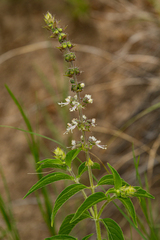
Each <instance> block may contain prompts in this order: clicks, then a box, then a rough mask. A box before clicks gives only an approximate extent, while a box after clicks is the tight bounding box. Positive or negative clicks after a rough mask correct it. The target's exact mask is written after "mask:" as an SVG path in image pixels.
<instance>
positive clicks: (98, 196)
mask: <svg viewBox="0 0 160 240" xmlns="http://www.w3.org/2000/svg"><path fill="white" fill-rule="evenodd" d="M103 200H107V197H106V195H105V194H104V193H103V192H97V193H94V194H92V195H90V196H89V197H88V198H87V199H86V200H85V201H84V202H83V203H82V205H81V206H80V207H79V208H78V209H77V212H76V213H75V215H74V217H73V219H72V220H71V222H73V221H75V220H76V219H77V218H79V217H80V216H81V214H82V213H83V212H84V211H86V210H87V209H89V208H90V207H92V206H93V205H95V204H96V203H98V202H101V201H103Z"/></svg>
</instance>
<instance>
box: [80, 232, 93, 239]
mask: <svg viewBox="0 0 160 240" xmlns="http://www.w3.org/2000/svg"><path fill="white" fill-rule="evenodd" d="M91 236H93V233H91V234H89V235H87V236H85V237H84V238H82V240H87V239H88V238H90V237H91Z"/></svg>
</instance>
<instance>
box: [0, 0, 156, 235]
mask: <svg viewBox="0 0 160 240" xmlns="http://www.w3.org/2000/svg"><path fill="white" fill-rule="evenodd" d="M75 2H76V1H75ZM78 9H79V8H78ZM75 10H77V9H74V8H73V7H72V6H71V5H69V1H67V0H66V1H65V0H61V1H56V0H46V1H45V2H44V1H42V0H40V1H38V0H32V1H29V0H1V1H0V76H1V77H0V99H1V101H0V124H1V125H7V126H13V127H14V128H13V129H11V128H6V127H1V128H0V132H1V134H0V143H1V144H0V156H1V157H0V167H1V169H2V170H3V172H4V175H5V178H6V181H7V184H8V188H9V192H10V196H11V203H12V207H13V212H14V217H15V220H16V224H17V228H18V231H19V234H20V239H23V240H28V239H34V240H39V239H44V238H45V237H49V236H50V233H49V230H48V228H47V226H46V224H45V223H44V220H43V218H42V216H41V213H40V211H39V207H38V204H37V201H36V197H35V195H34V194H32V195H30V196H29V197H28V198H26V199H25V200H23V197H24V195H25V194H26V193H27V191H28V190H29V188H30V187H31V186H32V185H33V184H34V183H35V182H36V181H37V174H36V171H35V164H34V160H33V157H32V154H31V151H30V148H29V146H28V139H31V138H30V136H29V135H27V134H25V133H24V132H22V131H20V130H17V129H15V128H20V129H27V128H26V125H25V123H24V120H23V118H22V116H21V114H20V112H19V110H18V108H17V106H16V104H15V103H14V101H13V100H12V98H11V97H10V95H9V93H8V91H7V89H6V87H5V85H7V86H8V87H9V88H10V89H11V91H12V92H13V94H14V95H15V97H16V98H17V99H18V101H19V102H20V103H21V105H22V106H23V109H24V110H25V113H26V114H27V117H28V118H29V120H30V122H31V125H32V128H33V129H34V131H35V132H37V133H39V134H41V135H45V136H47V137H50V138H52V139H55V140H58V141H59V140H60V141H63V142H65V143H66V144H67V145H68V146H69V141H70V136H68V135H67V136H66V135H63V133H64V132H65V126H66V122H67V121H68V119H69V118H73V117H75V116H76V114H73V113H71V114H70V117H69V116H68V113H67V112H66V113H65V114H66V115H65V117H64V119H62V115H60V110H59V107H57V103H56V102H57V100H58V101H59V102H60V101H62V99H63V98H64V96H67V94H72V93H70V89H69V83H68V79H67V78H66V77H65V76H64V68H65V67H66V66H64V62H63V56H62V54H61V52H60V51H59V50H58V49H57V48H56V47H55V46H58V43H57V41H56V40H52V39H50V38H49V33H48V32H47V31H46V30H45V29H44V28H43V27H42V26H43V25H44V22H43V15H44V14H45V13H46V12H47V11H50V12H51V13H53V14H56V18H57V19H58V20H59V19H60V20H61V25H62V26H63V27H65V26H68V27H67V29H66V32H67V33H68V37H69V39H70V40H71V41H72V42H73V43H74V44H75V45H76V46H75V52H76V57H77V60H76V64H77V66H79V67H80V69H81V70H82V74H81V75H80V77H79V80H80V81H82V82H85V85H86V87H85V90H84V94H91V95H92V97H93V99H94V103H93V104H91V105H90V106H88V109H86V110H84V114H86V115H87V116H88V117H89V118H96V123H97V126H96V128H94V129H93V132H92V133H91V134H93V135H94V136H95V137H96V138H97V139H101V141H102V144H107V145H108V149H107V150H106V151H104V150H101V149H98V150H97V149H96V148H94V149H93V153H94V154H96V156H98V158H100V159H101V161H102V162H103V164H104V165H105V166H107V162H109V163H110V164H111V165H112V166H114V167H115V168H116V169H117V170H118V171H119V173H120V175H121V177H122V178H124V180H125V181H127V182H128V183H129V184H131V185H137V182H136V173H135V168H134V162H133V153H132V145H133V144H134V149H135V155H136V157H138V156H139V155H140V163H139V165H140V166H139V171H140V174H141V177H142V183H143V186H144V181H145V180H144V179H145V178H144V176H145V173H147V176H148V180H149V187H150V193H151V194H153V195H154V196H155V197H156V200H155V203H153V207H152V209H153V215H154V218H155V221H156V223H157V224H158V222H157V221H158V220H157V219H156V214H157V212H156V211H157V210H156V203H158V202H159V200H158V199H159V196H160V189H159V181H160V177H159V176H160V164H159V163H160V148H159V142H160V135H159V134H160V78H159V77H160V43H159V36H160V28H159V26H160V25H159V23H160V15H159V14H160V11H159V9H158V6H157V8H155V7H154V6H153V5H151V3H150V1H147V0H138V1H136V0H132V1H131V0H130V1H127V0H119V1H118V0H112V1H109V0H93V1H90V2H89V12H85V13H83V12H80V13H79V15H78V17H77V18H75V17H74V16H75V15H74V12H75ZM118 130H121V131H118ZM61 136H62V137H61ZM76 137H77V136H76V134H75V136H74V139H75V138H76ZM35 139H36V141H37V142H38V144H39V158H40V160H42V159H44V158H46V157H47V158H48V157H51V156H52V151H54V149H55V148H56V146H57V145H56V144H55V143H54V142H52V141H48V140H46V139H42V138H39V137H36V136H35ZM83 157H84V156H83V155H82V156H81V158H82V159H83ZM93 160H94V161H97V159H96V158H95V157H94V156H93ZM105 171H106V170H105V169H104V168H103V167H102V169H101V171H96V172H95V175H96V177H97V178H98V179H100V178H101V177H102V176H103V175H104V174H105ZM0 179H1V181H0V193H1V195H2V196H3V198H4V199H5V202H6V204H7V197H6V192H5V189H4V184H3V181H2V177H1V176H0ZM83 181H88V180H87V179H85V178H84V179H83ZM57 189H58V190H57V191H58V193H60V190H62V189H63V184H62V183H61V184H60V185H58V188H57ZM55 196H56V193H55V192H54V191H53V190H52V193H51V197H52V199H53V203H54V201H55ZM68 207H69V209H72V202H71V205H68ZM64 209H65V208H64ZM136 210H137V212H139V208H138V204H137V202H136ZM65 211H68V210H65ZM60 214H62V212H60ZM62 215H63V214H62ZM107 217H112V218H114V219H115V220H116V221H117V222H118V223H119V224H120V226H121V227H122V229H123V231H124V233H125V235H126V236H130V233H129V230H128V229H129V228H128V224H127V223H126V221H125V220H124V219H122V216H121V215H119V214H117V210H116V209H115V208H114V207H113V208H112V207H110V208H109V209H108V211H107ZM58 224H59V223H58ZM87 224H88V227H87V229H86V227H85V226H83V225H82V227H83V228H84V227H85V230H83V231H82V233H84V232H86V233H88V234H89V233H90V232H91V231H92V230H93V231H94V229H92V228H93V227H92V223H90V222H89V223H87ZM0 226H2V227H5V223H4V221H3V218H0ZM57 229H58V226H57ZM76 231H77V232H78V231H79V230H78V229H77V230H76ZM76 231H75V232H76ZM78 233H79V237H80V238H82V236H81V232H78ZM133 234H134V239H137V240H138V239H141V238H140V237H139V236H138V235H137V233H136V232H134V231H133ZM1 239H2V238H1ZM91 239H96V238H94V237H92V238H91Z"/></svg>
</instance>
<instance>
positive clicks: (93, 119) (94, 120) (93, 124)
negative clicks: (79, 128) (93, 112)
mask: <svg viewBox="0 0 160 240" xmlns="http://www.w3.org/2000/svg"><path fill="white" fill-rule="evenodd" d="M95 122H96V119H95V118H92V123H91V125H92V127H95V126H96V125H95Z"/></svg>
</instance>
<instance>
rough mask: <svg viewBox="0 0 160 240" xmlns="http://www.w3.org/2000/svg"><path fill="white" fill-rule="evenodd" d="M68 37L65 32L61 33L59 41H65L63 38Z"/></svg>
mask: <svg viewBox="0 0 160 240" xmlns="http://www.w3.org/2000/svg"><path fill="white" fill-rule="evenodd" d="M66 37H67V35H66V34H65V33H60V34H59V36H58V41H59V42H63V40H65V39H66Z"/></svg>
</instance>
